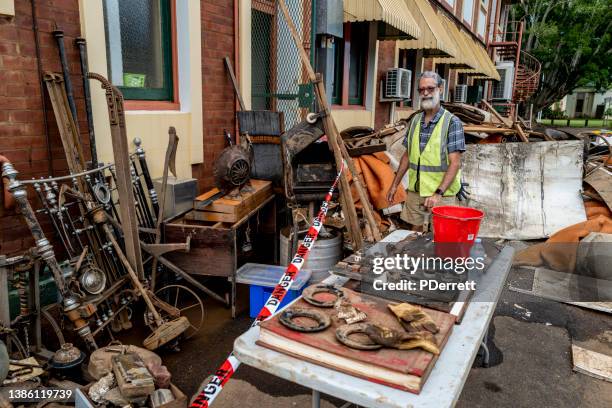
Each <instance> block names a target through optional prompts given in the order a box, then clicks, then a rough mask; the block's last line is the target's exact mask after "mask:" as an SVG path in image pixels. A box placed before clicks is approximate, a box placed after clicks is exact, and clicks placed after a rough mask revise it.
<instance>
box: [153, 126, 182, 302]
mask: <svg viewBox="0 0 612 408" xmlns="http://www.w3.org/2000/svg"><path fill="white" fill-rule="evenodd" d="M178 142H179V138H178V136H177V135H176V129H175V128H174V126H170V128H169V129H168V147H167V148H166V158H165V159H164V175H163V176H162V185H161V191H160V194H161V198H160V203H159V209H158V210H157V225H155V244H159V243H160V242H161V227H162V223H163V221H164V210H165V207H166V188H167V187H168V170H170V171H171V172H172V174H174V177H176V149H177V147H178ZM156 277H157V258H156V257H153V263H152V266H151V290H152V291H154V290H155V280H156Z"/></svg>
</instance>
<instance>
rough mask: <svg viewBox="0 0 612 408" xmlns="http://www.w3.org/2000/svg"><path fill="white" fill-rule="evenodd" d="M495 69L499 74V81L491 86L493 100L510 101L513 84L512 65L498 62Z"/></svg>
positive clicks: (511, 63)
mask: <svg viewBox="0 0 612 408" xmlns="http://www.w3.org/2000/svg"><path fill="white" fill-rule="evenodd" d="M495 68H496V69H497V72H499V77H500V80H499V82H497V83H496V84H495V85H493V100H504V101H510V100H512V87H513V82H514V63H513V62H500V63H498V64H497V65H496V66H495Z"/></svg>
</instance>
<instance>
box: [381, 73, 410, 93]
mask: <svg viewBox="0 0 612 408" xmlns="http://www.w3.org/2000/svg"><path fill="white" fill-rule="evenodd" d="M411 86H412V71H410V70H408V69H404V68H392V69H390V70H388V71H387V74H386V75H385V82H384V88H383V99H386V100H403V99H408V98H410V88H411Z"/></svg>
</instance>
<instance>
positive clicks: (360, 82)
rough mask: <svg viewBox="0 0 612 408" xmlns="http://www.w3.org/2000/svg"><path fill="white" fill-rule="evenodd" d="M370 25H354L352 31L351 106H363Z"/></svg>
mask: <svg viewBox="0 0 612 408" xmlns="http://www.w3.org/2000/svg"><path fill="white" fill-rule="evenodd" d="M368 28H369V26H368V24H367V23H366V24H354V25H353V27H352V30H351V37H350V38H351V44H350V45H351V47H350V60H349V90H348V91H349V94H348V96H349V101H348V102H349V105H363V93H364V87H365V77H366V72H365V70H366V60H367V57H368V48H369V47H368Z"/></svg>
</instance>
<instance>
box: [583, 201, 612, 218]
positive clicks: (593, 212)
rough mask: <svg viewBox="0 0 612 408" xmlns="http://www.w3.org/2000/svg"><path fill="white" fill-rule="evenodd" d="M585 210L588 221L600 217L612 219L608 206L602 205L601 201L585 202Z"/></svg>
mask: <svg viewBox="0 0 612 408" xmlns="http://www.w3.org/2000/svg"><path fill="white" fill-rule="evenodd" d="M584 210H585V211H586V215H587V219H588V220H590V219H593V218H596V217H597V216H599V215H603V216H605V217H608V218H612V212H610V209H609V208H608V206H606V205H605V204H604V203H600V202H599V201H595V200H593V201H585V202H584Z"/></svg>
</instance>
